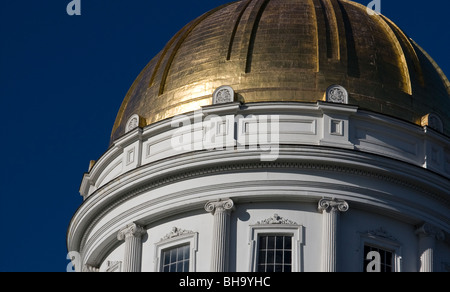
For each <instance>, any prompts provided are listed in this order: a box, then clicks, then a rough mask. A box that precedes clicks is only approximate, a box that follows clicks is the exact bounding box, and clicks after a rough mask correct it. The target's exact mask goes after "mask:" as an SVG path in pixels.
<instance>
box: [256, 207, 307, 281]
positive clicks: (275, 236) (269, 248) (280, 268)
mask: <svg viewBox="0 0 450 292" xmlns="http://www.w3.org/2000/svg"><path fill="white" fill-rule="evenodd" d="M249 231H250V234H249V235H250V236H249V242H248V247H249V259H248V260H249V262H248V263H249V268H248V270H247V271H249V272H302V271H303V246H304V242H305V227H304V226H302V225H299V224H297V223H296V222H293V221H291V220H289V219H287V218H284V217H281V216H278V215H277V214H275V215H274V216H273V217H270V218H267V219H265V220H261V221H258V222H256V224H254V225H250V230H249Z"/></svg>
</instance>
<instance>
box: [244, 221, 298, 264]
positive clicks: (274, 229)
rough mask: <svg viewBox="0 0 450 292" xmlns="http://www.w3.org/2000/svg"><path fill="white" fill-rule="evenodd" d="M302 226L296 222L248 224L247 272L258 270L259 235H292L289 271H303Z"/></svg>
mask: <svg viewBox="0 0 450 292" xmlns="http://www.w3.org/2000/svg"><path fill="white" fill-rule="evenodd" d="M304 234H305V232H304V226H302V225H297V224H258V225H251V226H250V235H249V272H257V271H258V266H257V264H258V251H259V249H258V247H259V242H258V239H259V237H260V236H292V254H291V257H292V267H291V272H302V271H303V258H304V257H303V246H304V242H305V240H304Z"/></svg>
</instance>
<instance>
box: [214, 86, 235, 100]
mask: <svg viewBox="0 0 450 292" xmlns="http://www.w3.org/2000/svg"><path fill="white" fill-rule="evenodd" d="M230 102H234V90H233V88H231V86H227V85H225V86H220V87H219V88H217V89H216V90H215V91H214V93H213V104H223V103H230Z"/></svg>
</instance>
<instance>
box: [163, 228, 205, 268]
mask: <svg viewBox="0 0 450 292" xmlns="http://www.w3.org/2000/svg"><path fill="white" fill-rule="evenodd" d="M197 251H198V233H197V232H194V231H191V230H184V229H181V228H177V227H173V228H172V231H171V232H169V233H167V235H166V236H164V237H163V238H161V240H160V241H159V242H157V243H156V244H155V255H154V257H155V259H156V260H155V266H154V267H155V268H154V271H157V272H158V271H159V272H195V271H196V262H197Z"/></svg>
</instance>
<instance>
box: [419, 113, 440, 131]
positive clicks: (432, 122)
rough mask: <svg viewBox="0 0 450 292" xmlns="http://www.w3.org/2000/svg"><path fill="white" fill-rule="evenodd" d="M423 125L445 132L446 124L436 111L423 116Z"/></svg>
mask: <svg viewBox="0 0 450 292" xmlns="http://www.w3.org/2000/svg"><path fill="white" fill-rule="evenodd" d="M421 125H422V127H430V128H432V129H434V130H436V131H438V132H439V133H443V132H444V124H443V123H442V119H441V118H440V117H439V116H438V115H436V114H434V113H431V114H428V115H425V116H423V117H422V120H421Z"/></svg>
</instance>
